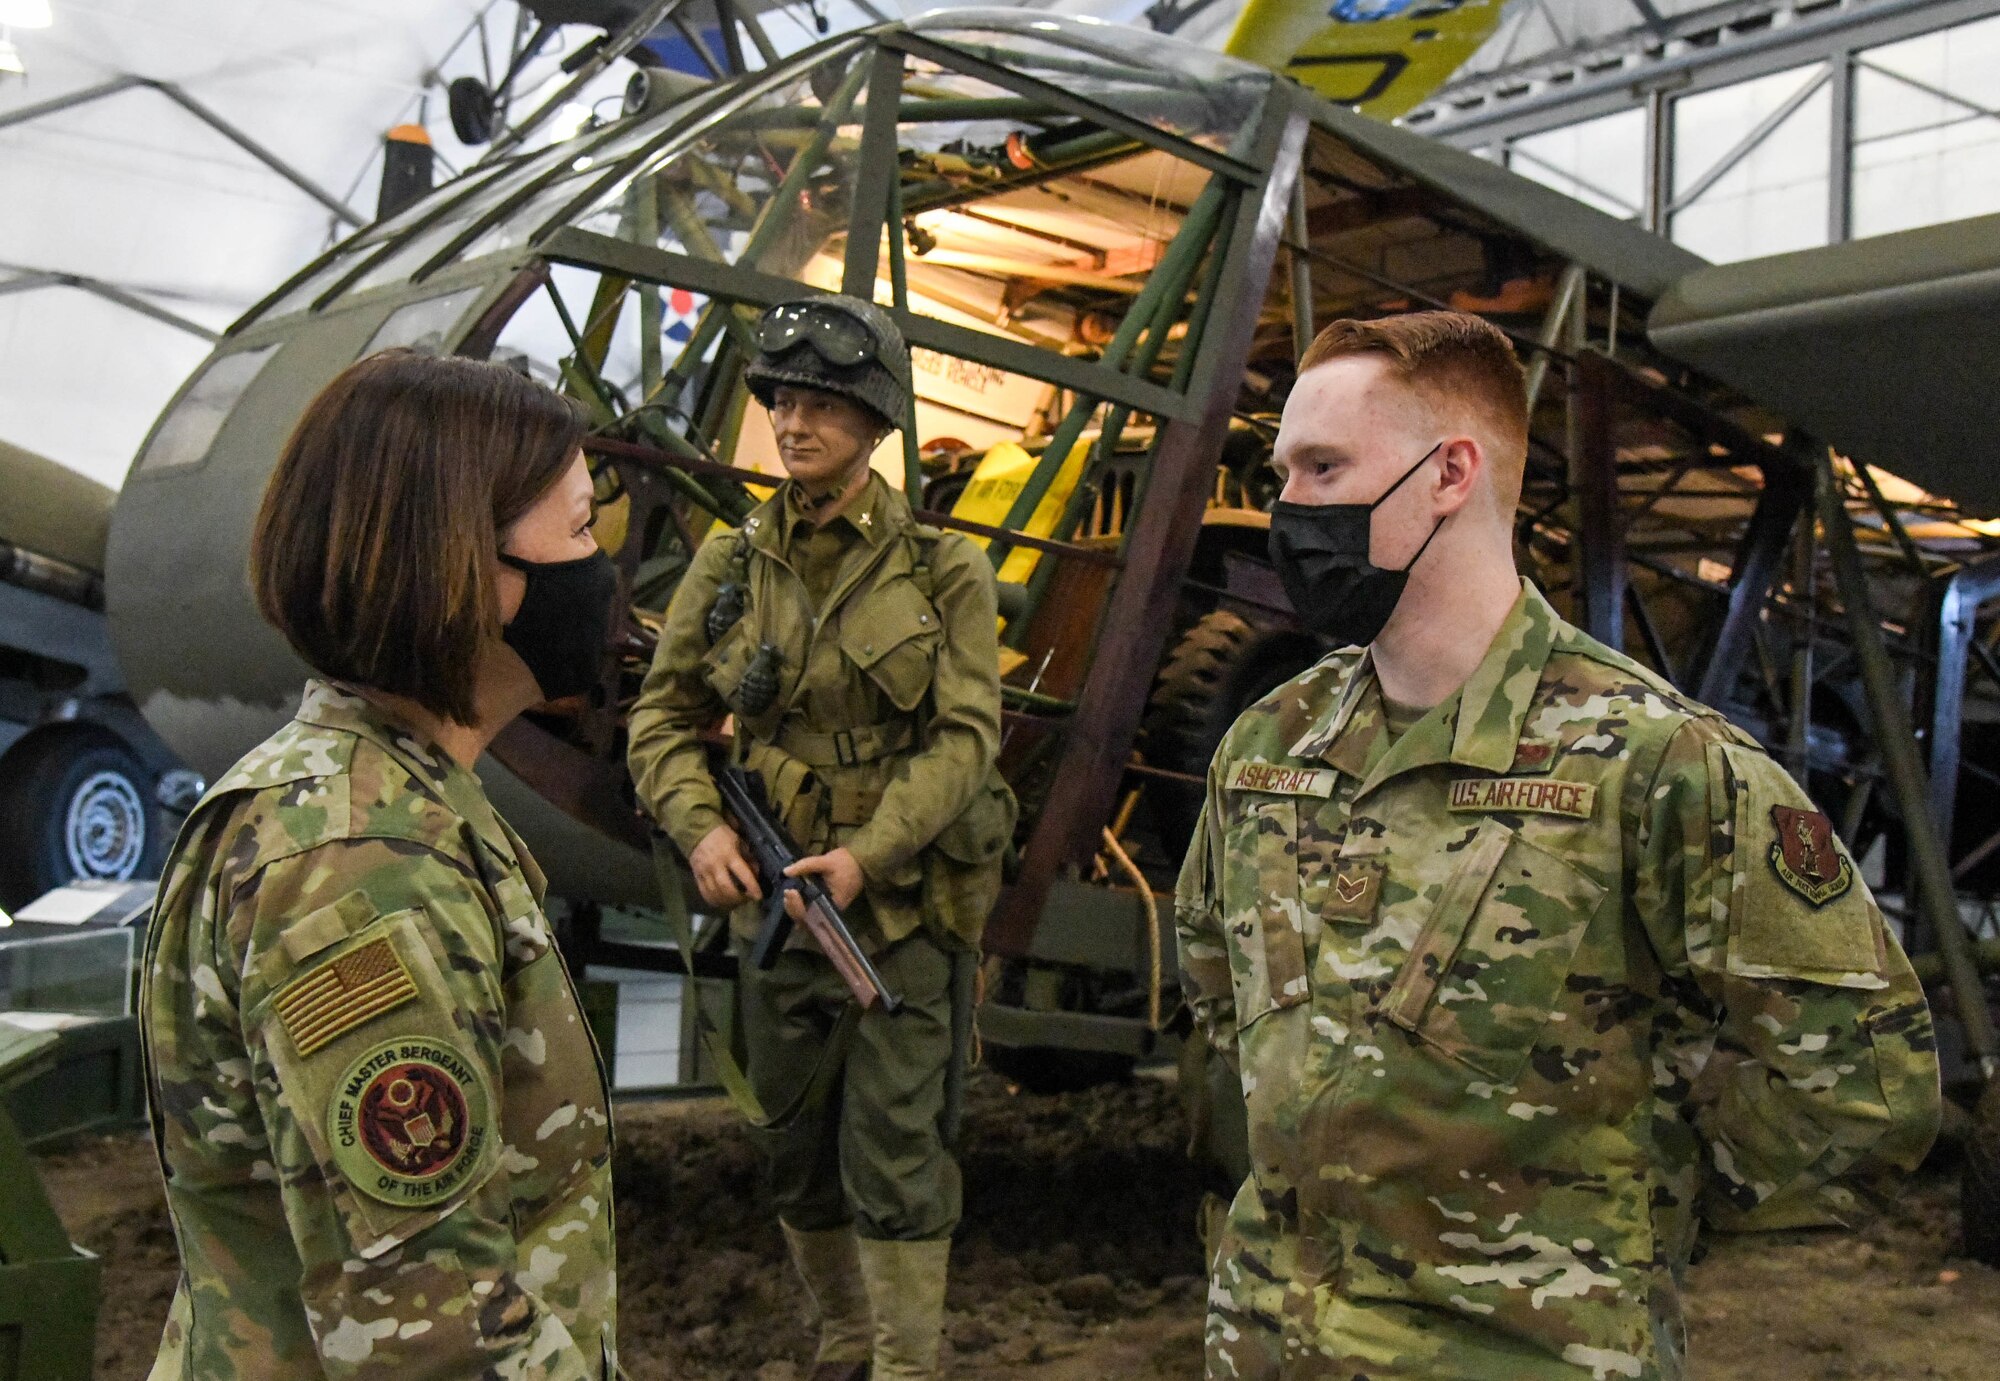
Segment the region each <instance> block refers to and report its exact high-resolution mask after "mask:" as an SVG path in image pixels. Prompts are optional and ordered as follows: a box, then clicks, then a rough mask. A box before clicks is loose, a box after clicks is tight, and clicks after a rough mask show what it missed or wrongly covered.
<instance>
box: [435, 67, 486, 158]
mask: <svg viewBox="0 0 2000 1381" xmlns="http://www.w3.org/2000/svg"><path fill="white" fill-rule="evenodd" d="M445 108H446V109H447V110H448V111H449V112H450V113H451V132H452V133H453V134H455V135H457V136H458V142H459V143H461V144H473V145H478V144H486V143H491V142H492V139H493V113H494V100H493V93H492V92H491V91H489V90H487V89H486V83H485V82H482V81H481V80H479V78H477V77H459V78H458V79H456V80H455V81H453V82H452V83H451V85H450V86H447V87H446V88H445Z"/></svg>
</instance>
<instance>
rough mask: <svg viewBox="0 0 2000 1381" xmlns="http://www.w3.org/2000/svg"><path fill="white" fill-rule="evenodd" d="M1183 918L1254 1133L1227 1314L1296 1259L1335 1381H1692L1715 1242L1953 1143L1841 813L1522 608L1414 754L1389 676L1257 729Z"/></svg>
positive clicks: (1225, 1259)
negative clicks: (1686, 1368)
mask: <svg viewBox="0 0 2000 1381" xmlns="http://www.w3.org/2000/svg"><path fill="white" fill-rule="evenodd" d="M1177 918H1178V929H1179V937H1180V942H1181V956H1182V966H1183V981H1184V983H1185V986H1186V990H1187V993H1188V997H1189V1000H1190V1002H1191V1003H1192V1005H1193V1008H1194V1011H1195V1013H1196V1014H1197V1016H1198V1018H1199V1020H1200V1023H1201V1025H1202V1026H1203V1027H1204V1028H1205V1029H1206V1030H1207V1032H1208V1034H1209V1037H1210V1039H1211V1040H1212V1041H1213V1042H1214V1043H1215V1045H1216V1046H1218V1047H1219V1048H1221V1049H1222V1050H1224V1051H1225V1052H1230V1053H1232V1054H1233V1057H1234V1058H1235V1060H1236V1061H1237V1063H1238V1066H1239V1068H1240V1071H1241V1074H1242V1083H1243V1089H1244V1093H1245V1095H1246V1097H1247V1099H1248V1103H1249V1115H1250V1139H1251V1159H1252V1175H1251V1179H1250V1180H1249V1181H1248V1182H1247V1183H1246V1185H1245V1188H1244V1192H1243V1194H1241V1195H1239V1197H1238V1201H1237V1206H1236V1208H1235V1209H1234V1210H1233V1211H1232V1217H1231V1221H1232V1224H1233V1225H1236V1226H1237V1227H1238V1228H1239V1229H1241V1230H1240V1231H1238V1232H1237V1234H1236V1240H1235V1241H1234V1242H1233V1243H1229V1242H1226V1243H1225V1247H1224V1250H1223V1252H1222V1259H1221V1260H1219V1261H1218V1263H1217V1272H1218V1278H1217V1281H1216V1290H1217V1292H1218V1294H1217V1300H1218V1303H1220V1302H1222V1301H1227V1300H1229V1299H1231V1298H1232V1296H1234V1297H1237V1298H1239V1299H1241V1298H1248V1297H1251V1296H1257V1295H1259V1293H1260V1291H1261V1292H1262V1295H1263V1297H1264V1298H1266V1299H1271V1298H1273V1297H1272V1296H1271V1295H1270V1291H1269V1289H1268V1286H1269V1281H1268V1280H1266V1281H1264V1282H1262V1283H1260V1282H1259V1281H1258V1280H1256V1279H1255V1278H1254V1277H1256V1276H1257V1275H1258V1274H1259V1273H1260V1272H1262V1273H1265V1274H1266V1275H1269V1274H1270V1273H1271V1272H1272V1270H1273V1268H1272V1266H1271V1261H1272V1260H1274V1259H1279V1258H1282V1259H1284V1260H1288V1261H1291V1262H1293V1263H1294V1269H1295V1278H1294V1279H1293V1280H1291V1281H1290V1282H1289V1285H1290V1286H1292V1287H1294V1289H1295V1290H1302V1291H1304V1292H1305V1294H1306V1297H1307V1298H1308V1299H1309V1300H1311V1299H1316V1300H1317V1301H1318V1303H1317V1305H1313V1304H1310V1303H1309V1304H1307V1305H1306V1306H1304V1307H1305V1308H1306V1311H1307V1313H1308V1314H1309V1315H1312V1316H1314V1317H1317V1318H1319V1319H1321V1320H1322V1321H1323V1322H1322V1323H1321V1324H1320V1325H1319V1333H1320V1336H1319V1338H1318V1341H1317V1342H1315V1343H1313V1344H1311V1345H1312V1346H1315V1347H1317V1348H1319V1349H1320V1351H1321V1353H1322V1354H1323V1355H1324V1356H1327V1357H1329V1358H1338V1360H1339V1362H1340V1363H1341V1365H1340V1366H1338V1367H1334V1368H1332V1369H1331V1370H1329V1372H1328V1374H1329V1375H1331V1374H1335V1373H1337V1374H1338V1375H1340V1376H1342V1377H1346V1376H1348V1375H1349V1374H1351V1372H1360V1371H1365V1374H1366V1375H1367V1376H1368V1377H1369V1378H1370V1379H1371V1381H1384V1378H1390V1377H1424V1378H1427V1379H1428V1378H1434V1377H1443V1376H1447V1375H1449V1376H1454V1377H1456V1376H1461V1375H1462V1376H1467V1377H1488V1376H1491V1377H1498V1376H1508V1377H1532V1378H1541V1377H1584V1376H1590V1375H1595V1376H1597V1377H1599V1378H1605V1377H1620V1378H1623V1377H1673V1376H1678V1375H1680V1374H1681V1363H1680V1360H1679V1359H1680V1356H1681V1348H1682V1342H1681V1339H1682V1337H1683V1330H1682V1326H1681V1322H1680V1311H1679V1303H1678V1294H1677V1273H1678V1271H1679V1270H1680V1269H1681V1268H1682V1267H1683V1266H1684V1265H1685V1264H1686V1262H1687V1260H1688V1256H1689V1253H1690V1250H1691V1248H1692V1245H1693V1238H1694V1234H1695V1231H1696V1227H1697V1223H1698V1221H1700V1220H1702V1219H1706V1220H1708V1221H1710V1222H1712V1223H1715V1224H1718V1225H1724V1226H1785V1225H1798V1224H1805V1223H1815V1222H1827V1221H1832V1220H1833V1219H1834V1218H1835V1217H1837V1215H1838V1212H1839V1209H1840V1207H1841V1205H1842V1203H1843V1202H1849V1203H1851V1199H1844V1198H1843V1193H1844V1191H1843V1190H1842V1189H1840V1188H1838V1187H1829V1182H1830V1181H1831V1180H1833V1178H1834V1177H1835V1176H1839V1175H1843V1174H1848V1173H1851V1172H1857V1171H1862V1170H1865V1169H1879V1168H1882V1167H1885V1166H1898V1167H1902V1168H1904V1169H1909V1168H1913V1167H1914V1166H1915V1165H1916V1163H1917V1161H1918V1160H1919V1159H1920V1158H1921V1157H1922V1156H1923V1154H1924V1152H1925V1150H1926V1149H1927V1148H1928V1146H1929V1144H1930V1141H1931V1138H1932V1136H1933V1134H1934V1131H1935V1128H1936V1122H1937V1117H1938V1110H1939V1101H1938V1100H1939V1094H1938V1068H1937V1062H1936V1057H1935V1054H1934V1045H1933V1037H1932V1031H1931V1025H1930V1016H1929V1011H1928V1009H1927V1007H1926V1006H1925V1003H1924V998H1923V993H1922V991H1921V989H1920V988H1919V986H1918V983H1917V980H1916V978H1915V977H1914V975H1913V974H1912V973H1911V970H1910V966H1909V964H1908V962H1907V960H1906V959H1905V958H1904V956H1903V953H1902V951H1901V950H1900V949H1899V948H1898V946H1897V944H1896V942H1895V940H1894V938H1893V937H1891V936H1889V935H1888V934H1887V933H1886V932H1885V930H1884V928H1883V925H1882V919H1881V915H1880V913H1879V912H1878V911H1877V910H1876V907H1875V904H1874V901H1873V899H1872V898H1871V896H1870V895H1869V892H1868V888H1867V886H1866V885H1865V884H1864V883H1863V882H1862V881H1861V880H1860V878H1859V877H1858V876H1856V873H1855V870H1854V867H1853V864H1852V862H1851V860H1850V859H1849V858H1848V855H1847V854H1846V852H1845V850H1844V848H1843V847H1842V846H1841V845H1840V843H1839V842H1838V841H1837V840H1836V839H1835V838H1834V836H1833V832H1832V830H1831V828H1830V827H1829V825H1828V823H1827V819H1826V817H1825V816H1824V815H1822V814H1819V813H1818V812H1817V811H1815V810H1814V809H1813V807H1812V806H1811V804H1810V803H1809V802H1808V801H1807V800H1806V798H1805V796H1804V795H1803V794H1802V793H1801V792H1800V790H1799V788H1798V787H1797V786H1796V785H1795V784H1794V783H1793V781H1792V780H1791V778H1790V777H1788V776H1787V775H1786V774H1785V773H1784V772H1783V771H1782V770H1781V769H1780V768H1779V767H1778V766H1777V765H1776V764H1774V763H1773V762H1772V761H1771V760H1770V759H1769V758H1768V757H1766V756H1765V754H1764V752H1763V751H1762V750H1761V749H1760V748H1759V747H1758V746H1757V745H1756V743H1755V742H1754V741H1753V740H1751V739H1750V738H1749V737H1747V736H1746V735H1744V734H1743V733H1741V732H1740V731H1738V730H1737V729H1736V728H1734V727H1733V726H1732V725H1730V724H1729V723H1728V722H1727V721H1726V720H1724V719H1723V718H1722V717H1721V716H1720V715H1718V714H1716V713H1715V712H1714V711H1712V710H1709V709H1707V708H1705V707H1703V706H1701V705H1699V704H1696V703H1694V702H1692V701H1690V700H1688V699H1686V698H1685V697H1683V696H1681V695H1680V694H1678V693H1677V692H1675V691H1674V690H1673V689H1672V688H1671V687H1670V686H1669V685H1667V684H1666V683H1665V682H1664V681H1662V680H1661V679H1660V678H1659V677H1657V676H1655V675H1653V674H1652V673H1650V672H1648V671H1646V670H1645V669H1644V668H1642V667H1640V666H1638V665H1637V664H1636V663H1634V662H1632V661H1630V660H1629V659H1627V658H1625V657H1623V656H1621V655H1619V654H1618V653H1616V652H1613V651H1611V650H1610V649H1609V648H1606V647H1604V646H1603V645H1602V644H1599V643H1597V642H1596V641H1594V640H1592V639H1591V638H1589V637H1587V636H1585V635H1584V634H1583V633H1582V632H1580V631H1579V630H1577V629H1576V628H1574V627H1572V626H1571V625H1569V624H1568V623H1566V622H1564V621H1563V620H1562V619H1561V618H1560V617H1559V616H1558V615H1557V614H1556V613H1555V611H1554V610H1553V609H1552V608H1551V607H1550V606H1549V605H1548V603H1547V602H1546V601H1545V600H1544V599H1543V598H1542V596H1541V595H1540V594H1539V593H1538V592H1537V591H1536V590H1535V589H1534V588H1533V586H1531V585H1529V584H1528V583H1527V582H1525V581H1524V582H1523V583H1522V593H1521V596H1520V598H1519V600H1518V601H1517V603H1516V604H1515V606H1514V609H1513V611H1512V612H1511V613H1510V615H1509V616H1508V619H1507V621H1506V623H1505V624H1504V626H1503V627H1502V628H1501V630H1500V633H1499V635H1498V636H1497V638H1496V639H1495V641H1494V643H1493V645H1492V647H1491V648H1490V649H1489V650H1488V652H1487V654H1486V656H1485V658H1484V659H1483V660H1482V661H1481V663H1480V664H1479V666H1478V668H1477V670H1475V671H1474V672H1473V673H1472V676H1471V677H1470V679H1469V680H1468V681H1467V682H1466V684H1465V685H1464V686H1463V687H1462V688H1461V689H1460V691H1459V692H1457V693H1456V694H1454V695H1452V696H1451V697H1449V698H1448V699H1446V700H1445V702H1444V703H1442V704H1440V705H1438V706H1437V707H1435V708H1434V709H1432V710H1431V711H1430V712H1429V713H1428V714H1426V715H1425V716H1424V717H1423V718H1422V719H1420V720H1419V721H1418V722H1417V723H1416V724H1415V725H1414V726H1412V727H1411V728H1410V729H1409V730H1408V731H1407V732H1406V733H1405V734H1404V735H1403V736H1402V737H1401V738H1400V739H1396V740H1394V741H1391V738H1390V736H1389V734H1388V732H1387V731H1386V730H1385V728H1384V724H1383V716H1382V698H1381V692H1380V689H1379V687H1378V685H1377V682H1376V680H1375V677H1374V675H1373V674H1372V672H1371V670H1370V664H1369V660H1368V656H1367V654H1366V653H1365V652H1364V651H1362V650H1360V649H1353V648H1350V649H1346V650H1344V651H1340V652H1336V653H1334V654H1332V655H1331V656H1329V657H1327V658H1326V659H1325V660H1323V661H1322V662H1320V663H1319V665H1317V666H1316V667H1314V668H1313V669H1312V670H1310V671H1308V672H1306V673H1305V674H1304V675H1302V676H1300V677H1298V678H1296V679H1295V680H1293V681H1291V682H1290V683H1288V684H1286V685H1285V686H1282V687H1280V688H1279V689H1278V690H1277V691H1276V692H1274V693H1273V694H1271V695H1270V696H1268V697H1266V698H1265V699H1264V700H1262V701H1260V702H1258V703H1257V704H1256V705H1255V706H1253V707H1252V708H1251V709H1250V710H1248V711H1247V712H1245V714H1244V715H1243V716H1242V717H1241V718H1240V719H1239V720H1238V721H1237V722H1236V724H1235V725H1234V727H1233V728H1232V729H1231V730H1230V732H1229V734H1228V736H1227V737H1226V738H1225V739H1224V741H1223V743H1222V746H1221V748H1220V750H1219V751H1218V752H1217V754H1216V756H1215V759H1214V762H1213V764H1212V766H1211V768H1210V772H1209V782H1208V796H1207V805H1206V809H1205V811H1204V813H1203V817H1202V821H1201V824H1200V826H1199V827H1198V830H1197V834H1196V838H1195V841H1194V845H1193V849H1192V851H1191V853H1190V855H1189V857H1188V860H1187V863H1186V865H1185V867H1184V869H1183V871H1182V874H1181V882H1180V887H1179V892H1178V897H1177ZM1260 1236H1262V1237H1264V1238H1266V1239H1270V1238H1273V1237H1276V1236H1284V1237H1288V1238H1289V1239H1290V1241H1289V1246H1287V1247H1286V1249H1285V1250H1284V1251H1280V1252H1275V1253H1266V1254H1265V1256H1264V1257H1263V1258H1262V1259H1261V1260H1260V1258H1259V1253H1258V1248H1257V1246H1256V1244H1255V1242H1254V1240H1249V1239H1256V1238H1258V1237H1260ZM1266 1245H1269V1243H1268V1241H1267V1243H1266ZM1279 1273H1280V1274H1282V1268H1281V1269H1280V1270H1279ZM1274 1307H1275V1306H1274ZM1241 1317H1242V1318H1258V1317H1268V1311H1265V1312H1264V1313H1259V1312H1258V1311H1255V1310H1252V1311H1249V1312H1247V1313H1245V1314H1243V1315H1242V1316H1241ZM1326 1320H1339V1321H1340V1322H1338V1323H1332V1324H1329V1323H1326V1322H1324V1321H1326ZM1258 1326H1261V1325H1257V1324H1249V1325H1246V1324H1243V1323H1242V1322H1240V1321H1239V1322H1238V1323H1237V1324H1236V1325H1233V1329H1234V1331H1235V1332H1236V1333H1237V1334H1239V1335H1240V1334H1242V1333H1243V1331H1244V1329H1245V1328H1246V1327H1248V1328H1255V1327H1258ZM1272 1327H1273V1328H1274V1329H1276V1328H1278V1327H1279V1325H1277V1324H1276V1323H1273V1324H1272ZM1308 1331H1311V1330H1310V1328H1308ZM1333 1333H1339V1334H1341V1335H1343V1336H1342V1337H1333V1336H1330V1335H1331V1334H1333ZM1357 1339H1360V1340H1362V1341H1356V1340H1357ZM1254 1341H1255V1340H1249V1339H1245V1338H1243V1337H1240V1336H1239V1337H1238V1338H1237V1339H1236V1340H1235V1342H1233V1343H1232V1342H1230V1341H1229V1340H1227V1339H1225V1340H1224V1345H1225V1347H1226V1346H1251V1345H1252V1344H1253V1343H1254ZM1214 1346H1215V1339H1214V1337H1213V1336H1212V1337H1211V1347H1212V1348H1213V1347H1214ZM1440 1359H1450V1360H1448V1361H1443V1360H1440ZM1535 1359H1540V1360H1539V1361H1537V1360H1535ZM1254 1371H1255V1368H1252V1367H1245V1368H1243V1369H1242V1374H1251V1373H1252V1372H1254ZM1211 1374H1213V1373H1211ZM1285 1374H1287V1375H1290V1374H1292V1373H1290V1372H1286V1373H1285ZM1311 1374H1312V1375H1319V1374H1320V1373H1319V1372H1318V1371H1313V1372H1311Z"/></svg>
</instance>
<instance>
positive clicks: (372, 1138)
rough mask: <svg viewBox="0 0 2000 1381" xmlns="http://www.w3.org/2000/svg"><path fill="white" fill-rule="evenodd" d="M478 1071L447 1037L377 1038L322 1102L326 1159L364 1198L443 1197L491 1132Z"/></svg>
mask: <svg viewBox="0 0 2000 1381" xmlns="http://www.w3.org/2000/svg"><path fill="white" fill-rule="evenodd" d="M491 1103H492V1100H491V1098H490V1097H489V1096H488V1094H487V1089H486V1081H485V1078H484V1076H483V1075H482V1074H481V1073H480V1072H479V1070H478V1069H477V1068H476V1067H475V1066H474V1065H473V1063H472V1061H470V1060H468V1059H466V1058H465V1056H464V1055H463V1054H462V1053H460V1051H459V1050H458V1049H457V1047H455V1046H453V1045H452V1044H451V1043H450V1042H448V1041H441V1040H436V1039H434V1038H430V1037H423V1036H413V1037H406V1038H403V1039H400V1040H393V1041H387V1042H384V1043H383V1044H381V1045H378V1046H376V1047H375V1048H374V1049H372V1050H370V1051H368V1052H367V1053H365V1054H363V1055H362V1056H361V1057H360V1058H359V1059H357V1060H355V1061H354V1063H353V1064H351V1065H349V1066H348V1067H347V1072H346V1073H344V1074H342V1075H341V1076H340V1082H339V1083H338V1084H336V1085H335V1086H334V1090H333V1102H332V1105H331V1106H330V1107H329V1108H328V1109H327V1115H326V1116H327V1126H326V1134H327V1139H328V1140H329V1141H330V1142H331V1143H332V1145H333V1163H334V1164H335V1165H336V1166H338V1167H339V1169H340V1172H341V1173H342V1174H343V1175H345V1176H346V1177H347V1180H348V1182H349V1183H350V1184H352V1185H353V1186H354V1187H355V1188H356V1189H358V1190H360V1191H361V1192H362V1193H364V1194H366V1195H368V1196H369V1197H370V1198H371V1199H380V1200H381V1201H382V1202H384V1203H388V1204H395V1205H397V1206H398V1207H402V1208H411V1209H420V1208H425V1207H428V1206H429V1205H432V1204H438V1203H443V1202H444V1201H445V1200H446V1199H449V1198H450V1197H451V1196H452V1194H453V1193H455V1192H456V1191H457V1190H458V1189H460V1188H461V1187H462V1186H463V1185H464V1184H465V1182H466V1180H467V1178H468V1177H469V1176H470V1175H471V1174H472V1172H473V1171H474V1170H475V1169H477V1168H478V1166H479V1163H480V1161H481V1159H482V1156H481V1152H482V1151H483V1150H484V1149H485V1147H486V1143H487V1140H488V1139H489V1136H490V1134H491V1133H490V1126H491V1123H490V1121H489V1117H490V1111H489V1110H490V1107H491Z"/></svg>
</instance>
